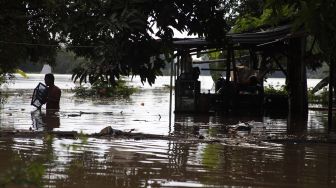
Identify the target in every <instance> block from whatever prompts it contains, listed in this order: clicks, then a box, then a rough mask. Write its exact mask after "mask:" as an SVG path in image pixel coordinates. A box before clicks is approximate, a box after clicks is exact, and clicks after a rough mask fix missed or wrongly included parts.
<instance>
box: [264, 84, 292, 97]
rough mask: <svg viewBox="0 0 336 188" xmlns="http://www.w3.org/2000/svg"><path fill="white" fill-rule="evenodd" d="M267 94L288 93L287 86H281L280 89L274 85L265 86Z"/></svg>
mask: <svg viewBox="0 0 336 188" xmlns="http://www.w3.org/2000/svg"><path fill="white" fill-rule="evenodd" d="M264 93H265V95H288V92H287V89H286V86H284V85H283V86H280V88H279V89H277V88H275V87H274V86H266V87H264Z"/></svg>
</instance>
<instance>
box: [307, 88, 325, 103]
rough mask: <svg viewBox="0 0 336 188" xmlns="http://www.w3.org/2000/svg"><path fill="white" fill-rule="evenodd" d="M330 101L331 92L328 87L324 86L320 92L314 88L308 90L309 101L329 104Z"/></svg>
mask: <svg viewBox="0 0 336 188" xmlns="http://www.w3.org/2000/svg"><path fill="white" fill-rule="evenodd" d="M328 101H329V93H328V89H327V88H323V89H322V91H321V92H320V93H319V94H317V93H314V92H312V89H309V90H308V102H309V103H314V104H322V105H328Z"/></svg>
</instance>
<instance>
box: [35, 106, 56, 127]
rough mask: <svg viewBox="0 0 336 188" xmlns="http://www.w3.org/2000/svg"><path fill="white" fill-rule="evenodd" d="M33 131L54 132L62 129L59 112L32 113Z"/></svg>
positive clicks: (38, 110)
mask: <svg viewBox="0 0 336 188" xmlns="http://www.w3.org/2000/svg"><path fill="white" fill-rule="evenodd" d="M31 119H32V126H33V129H35V130H38V131H52V130H53V129H56V128H59V127H60V115H59V111H58V110H49V109H47V110H46V111H45V112H42V111H41V110H40V109H37V110H35V111H32V112H31Z"/></svg>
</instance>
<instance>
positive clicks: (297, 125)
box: [287, 37, 308, 134]
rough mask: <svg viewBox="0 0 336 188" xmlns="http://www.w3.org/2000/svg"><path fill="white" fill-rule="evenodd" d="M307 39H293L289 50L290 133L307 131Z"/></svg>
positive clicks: (290, 41)
mask: <svg viewBox="0 0 336 188" xmlns="http://www.w3.org/2000/svg"><path fill="white" fill-rule="evenodd" d="M304 52H305V38H299V37H298V38H291V39H290V40H289V48H288V63H287V74H288V77H287V81H288V99H289V114H288V126H287V128H288V131H289V132H290V133H299V134H302V133H304V132H305V131H306V129H307V119H308V97H307V74H306V66H305V62H304Z"/></svg>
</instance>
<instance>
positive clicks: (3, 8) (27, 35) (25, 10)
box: [0, 0, 58, 74]
mask: <svg viewBox="0 0 336 188" xmlns="http://www.w3.org/2000/svg"><path fill="white" fill-rule="evenodd" d="M54 9H55V5H54V4H51V1H37V0H36V1H11V0H2V1H0V73H1V74H4V73H8V72H13V70H14V69H15V68H16V67H17V66H18V64H20V63H24V62H26V61H27V60H29V61H33V62H37V61H43V62H47V63H50V64H52V62H53V61H54V55H55V52H56V47H46V46H39V45H33V44H38V43H39V44H40V43H42V44H50V45H55V44H56V45H57V44H58V43H57V40H56V38H55V33H56V32H57V31H56V30H55V25H56V23H55V20H54V19H53V17H54V15H53V14H52V10H54ZM22 43H24V44H22Z"/></svg>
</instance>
